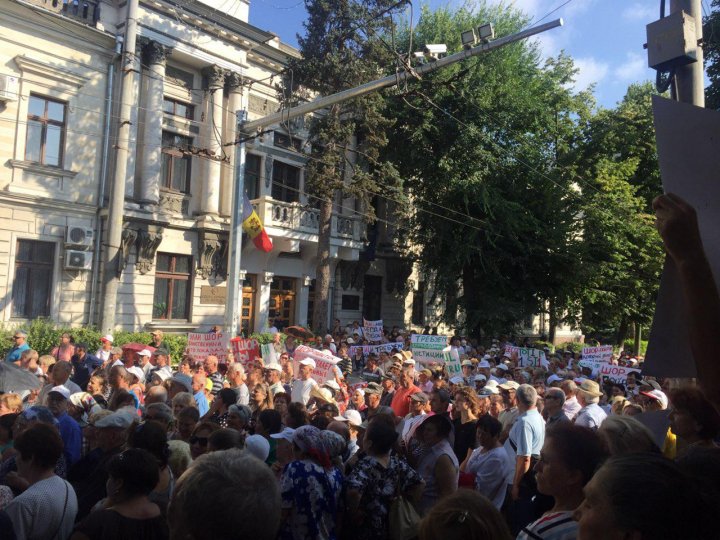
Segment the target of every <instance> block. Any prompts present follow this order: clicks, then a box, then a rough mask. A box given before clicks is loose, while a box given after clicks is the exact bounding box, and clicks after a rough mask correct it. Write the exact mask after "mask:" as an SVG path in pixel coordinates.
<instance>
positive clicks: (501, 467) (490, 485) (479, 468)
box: [465, 446, 513, 510]
mask: <svg viewBox="0 0 720 540" xmlns="http://www.w3.org/2000/svg"><path fill="white" fill-rule="evenodd" d="M512 466H513V465H512V463H511V461H510V456H508V453H507V452H506V451H505V449H504V448H503V447H502V446H498V447H497V448H493V449H492V450H489V451H488V452H484V453H483V451H482V448H476V449H475V450H473V453H472V455H471V456H470V459H469V460H468V463H467V465H466V466H465V472H466V473H469V474H474V475H475V489H477V490H478V491H479V492H480V493H482V494H483V495H485V496H486V497H487V498H488V499H490V501H492V503H493V504H494V505H495V508H497V509H498V510H500V508H501V507H502V505H503V502H504V501H505V495H506V493H507V477H508V475H509V474H510V471H511V469H512Z"/></svg>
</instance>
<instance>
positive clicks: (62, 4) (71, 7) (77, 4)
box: [25, 0, 100, 26]
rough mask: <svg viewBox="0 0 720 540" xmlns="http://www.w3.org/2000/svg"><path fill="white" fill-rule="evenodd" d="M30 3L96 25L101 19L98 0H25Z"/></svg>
mask: <svg viewBox="0 0 720 540" xmlns="http://www.w3.org/2000/svg"><path fill="white" fill-rule="evenodd" d="M25 1H26V2H27V3H28V4H33V5H35V6H40V7H42V8H45V9H47V10H48V11H54V12H55V13H59V14H61V15H64V16H66V17H69V18H71V19H76V20H78V21H80V22H83V23H85V24H89V25H92V26H95V25H96V24H97V22H98V20H99V19H100V2H99V1H98V0H25Z"/></svg>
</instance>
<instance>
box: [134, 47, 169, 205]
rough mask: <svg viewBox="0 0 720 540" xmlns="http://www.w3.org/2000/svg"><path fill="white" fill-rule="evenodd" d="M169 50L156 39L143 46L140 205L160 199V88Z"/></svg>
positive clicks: (161, 96)
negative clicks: (144, 80)
mask: <svg viewBox="0 0 720 540" xmlns="http://www.w3.org/2000/svg"><path fill="white" fill-rule="evenodd" d="M168 52H169V51H168V49H167V48H166V47H165V46H163V45H162V44H160V43H158V42H157V41H148V42H147V43H146V44H145V46H144V47H143V59H144V63H145V65H147V66H148V74H147V77H148V78H147V94H146V96H145V124H144V126H143V152H142V163H141V164H140V191H139V199H140V200H139V202H140V203H141V204H158V202H159V201H160V183H161V180H160V175H161V172H162V124H163V113H162V110H163V91H164V86H165V85H164V80H165V60H166V58H167V55H168Z"/></svg>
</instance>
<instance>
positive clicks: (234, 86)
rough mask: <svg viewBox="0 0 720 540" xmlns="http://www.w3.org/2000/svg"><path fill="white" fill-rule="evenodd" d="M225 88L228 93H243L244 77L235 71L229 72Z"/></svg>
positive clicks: (226, 75)
mask: <svg viewBox="0 0 720 540" xmlns="http://www.w3.org/2000/svg"><path fill="white" fill-rule="evenodd" d="M225 86H226V87H227V90H228V92H242V87H243V76H242V75H240V74H239V73H236V72H235V71H228V72H227V73H226V74H225Z"/></svg>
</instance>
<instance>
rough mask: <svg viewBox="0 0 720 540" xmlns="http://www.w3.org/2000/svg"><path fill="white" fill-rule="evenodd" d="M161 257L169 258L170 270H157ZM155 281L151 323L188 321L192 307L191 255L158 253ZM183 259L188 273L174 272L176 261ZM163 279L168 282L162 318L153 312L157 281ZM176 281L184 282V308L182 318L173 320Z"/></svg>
mask: <svg viewBox="0 0 720 540" xmlns="http://www.w3.org/2000/svg"><path fill="white" fill-rule="evenodd" d="M161 256H167V257H170V270H169V271H166V270H159V269H158V268H159V266H158V261H159V258H160V257H161ZM155 257H156V258H155V268H156V270H155V281H154V284H153V304H152V306H153V308H152V309H153V312H152V320H153V321H168V322H170V321H190V307H191V305H192V287H193V284H192V274H193V272H192V269H193V256H192V255H183V254H180V253H158V254H157V255H156V256H155ZM178 258H183V259H187V261H188V272H187V273H186V274H185V273H178V272H176V271H175V269H176V267H177V259H178ZM159 279H164V280H167V281H168V286H167V301H166V302H165V313H164V316H157V315H156V312H155V291H156V289H157V285H158V280H159ZM176 281H185V282H186V284H185V287H186V292H185V299H186V302H185V308H184V310H183V312H184V317H183V318H173V317H172V313H173V307H174V306H173V300H174V298H173V295H174V294H175V286H174V285H175V282H176Z"/></svg>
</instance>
